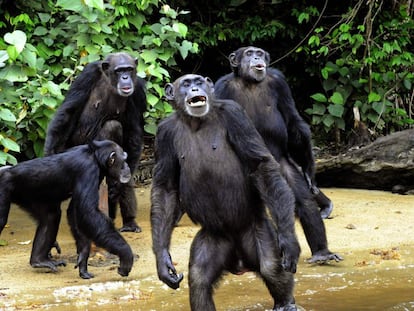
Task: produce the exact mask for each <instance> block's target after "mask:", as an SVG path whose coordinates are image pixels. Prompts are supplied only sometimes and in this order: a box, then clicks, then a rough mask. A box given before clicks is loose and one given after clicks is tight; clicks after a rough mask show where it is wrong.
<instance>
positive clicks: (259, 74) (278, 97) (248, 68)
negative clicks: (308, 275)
mask: <svg viewBox="0 0 414 311" xmlns="http://www.w3.org/2000/svg"><path fill="white" fill-rule="evenodd" d="M229 60H230V65H231V68H232V70H233V73H230V74H227V75H225V76H223V77H222V78H220V79H219V80H218V81H217V83H216V85H215V95H216V97H217V98H222V99H233V100H235V101H236V102H237V103H239V104H240V105H241V106H242V107H244V108H245V110H246V113H247V115H248V116H249V117H250V119H251V120H252V121H253V124H254V125H255V127H256V129H257V130H258V132H259V133H260V134H261V136H262V137H263V139H264V141H265V143H266V145H267V147H268V148H269V150H270V152H271V153H272V154H273V156H274V157H275V159H276V161H278V162H279V163H280V165H281V167H282V172H283V175H284V176H285V177H286V179H287V181H288V184H289V185H290V186H291V187H292V189H293V192H294V194H295V198H296V213H297V215H298V217H299V219H300V222H301V224H302V227H303V230H304V233H305V235H306V239H307V241H308V244H309V246H310V249H311V252H312V258H311V259H310V260H309V262H325V261H329V260H336V261H339V260H342V258H341V257H340V256H339V255H337V254H334V253H332V252H331V251H329V250H328V242H327V239H326V232H325V226H324V223H323V221H322V218H326V217H327V216H328V215H329V214H330V213H331V210H332V204H331V202H330V200H329V199H328V198H327V197H326V196H325V195H324V194H323V193H322V192H320V191H319V189H318V188H317V187H316V186H315V183H314V176H315V173H314V167H315V163H314V158H313V154H312V146H311V133H310V129H309V126H308V125H307V124H306V122H305V121H304V120H303V119H302V117H301V116H300V115H299V113H298V111H297V110H296V107H295V102H294V100H293V98H292V95H291V91H290V88H289V86H288V84H287V83H286V80H285V78H284V76H283V75H282V74H281V72H280V71H278V70H276V69H273V68H269V67H268V66H269V62H270V57H269V54H268V53H267V52H266V51H264V50H262V49H260V48H256V47H252V46H249V47H243V48H239V49H238V50H237V51H235V52H233V53H231V54H230V56H229ZM315 194H317V195H316V197H314V195H315ZM318 200H319V201H323V202H324V204H323V205H324V208H322V212H321V214H322V218H321V214H320V213H319V208H318V205H317V204H316V201H318Z"/></svg>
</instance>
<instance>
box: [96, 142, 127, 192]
mask: <svg viewBox="0 0 414 311" xmlns="http://www.w3.org/2000/svg"><path fill="white" fill-rule="evenodd" d="M89 146H90V148H92V149H93V150H94V154H95V158H96V159H97V161H98V163H99V165H100V166H101V167H103V168H105V171H106V173H105V174H106V175H107V176H109V177H111V178H113V179H115V180H118V181H119V182H120V183H123V184H125V183H127V182H129V180H130V179H131V170H130V169H129V166H128V164H127V163H126V159H127V157H128V155H127V153H126V152H124V150H123V149H122V148H121V147H120V146H119V145H118V144H116V143H114V142H113V141H110V140H94V141H92V142H90V143H89Z"/></svg>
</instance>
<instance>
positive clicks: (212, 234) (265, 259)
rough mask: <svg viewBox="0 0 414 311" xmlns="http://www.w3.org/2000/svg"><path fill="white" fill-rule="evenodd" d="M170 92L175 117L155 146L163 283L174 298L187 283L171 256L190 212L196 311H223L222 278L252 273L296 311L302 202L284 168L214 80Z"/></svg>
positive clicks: (189, 80)
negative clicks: (217, 91) (297, 207)
mask: <svg viewBox="0 0 414 311" xmlns="http://www.w3.org/2000/svg"><path fill="white" fill-rule="evenodd" d="M165 92H166V97H167V99H168V100H170V101H172V103H173V105H174V107H175V108H176V112H175V113H174V114H173V115H172V116H170V117H169V118H167V119H165V120H164V121H163V122H162V123H160V125H159V127H158V132H157V135H156V140H155V159H156V165H155V167H154V174H153V185H152V191H151V203H152V206H151V225H152V239H153V251H154V253H155V256H156V262H157V269H158V276H159V278H160V280H162V281H163V282H164V283H166V284H167V285H168V286H170V287H171V288H173V289H176V288H178V287H179V285H180V282H181V280H182V279H183V275H182V274H179V275H177V272H176V270H175V268H174V265H173V263H172V260H171V256H170V253H169V247H170V241H171V235H172V231H173V229H174V225H175V219H176V214H178V213H180V210H181V208H183V209H184V211H185V212H186V213H187V214H188V216H189V217H190V218H191V219H192V221H193V222H195V223H198V224H200V225H201V230H200V231H199V232H198V233H197V235H196V237H195V238H194V241H193V242H192V246H191V252H190V263H189V286H190V304H191V309H192V310H206V311H211V310H215V306H214V302H213V288H214V285H215V284H216V283H217V282H218V280H219V279H220V276H221V275H222V274H223V272H224V271H230V272H233V273H237V272H241V271H245V270H246V269H247V270H251V271H255V272H257V273H258V274H259V275H260V276H261V277H262V278H263V280H264V282H265V284H266V286H267V288H268V289H269V291H270V294H271V295H272V297H273V299H274V304H275V305H274V308H275V310H297V308H296V306H295V302H294V298H293V286H294V279H293V273H295V271H296V265H297V260H298V257H299V253H300V248H299V244H298V241H297V238H296V234H295V228H294V196H293V193H292V192H291V189H290V188H289V186H288V185H287V183H286V181H285V179H284V178H283V177H282V175H281V172H280V166H279V164H278V163H277V162H276V161H275V160H274V158H273V157H272V155H271V154H270V152H269V150H268V149H267V148H266V146H265V144H264V142H263V140H262V138H261V137H260V135H259V133H258V132H257V131H256V129H255V128H254V126H253V124H252V123H251V121H250V120H249V119H248V117H247V116H246V115H245V113H244V112H243V110H242V109H241V108H240V106H239V105H238V104H237V103H235V102H233V101H231V100H216V99H214V98H213V83H212V81H211V80H210V79H209V78H204V77H202V76H199V75H193V74H190V75H185V76H182V77H181V78H179V79H177V80H176V81H175V82H174V83H173V84H171V83H169V84H167V85H166V87H165ZM266 209H268V211H269V213H267V210H266Z"/></svg>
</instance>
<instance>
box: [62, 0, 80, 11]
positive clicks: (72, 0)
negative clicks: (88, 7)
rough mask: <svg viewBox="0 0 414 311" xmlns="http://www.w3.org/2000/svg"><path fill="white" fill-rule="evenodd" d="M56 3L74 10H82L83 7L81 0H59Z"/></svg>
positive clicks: (66, 8)
mask: <svg viewBox="0 0 414 311" xmlns="http://www.w3.org/2000/svg"><path fill="white" fill-rule="evenodd" d="M56 5H57V6H60V7H61V8H63V9H64V10H68V11H74V12H81V11H82V9H83V5H82V2H81V1H80V0H57V1H56Z"/></svg>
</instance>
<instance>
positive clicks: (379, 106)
mask: <svg viewBox="0 0 414 311" xmlns="http://www.w3.org/2000/svg"><path fill="white" fill-rule="evenodd" d="M384 108H385V105H384V103H383V102H375V103H373V104H372V109H374V111H375V112H376V113H377V114H378V115H381V114H382V113H383V112H384Z"/></svg>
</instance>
